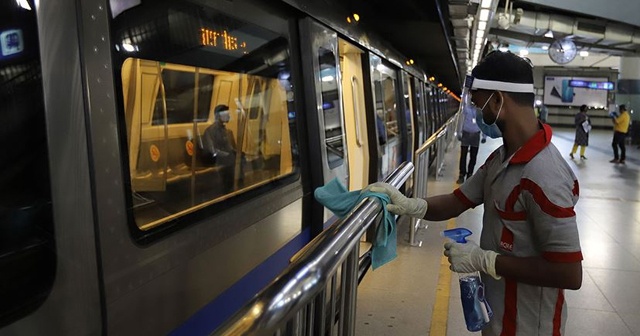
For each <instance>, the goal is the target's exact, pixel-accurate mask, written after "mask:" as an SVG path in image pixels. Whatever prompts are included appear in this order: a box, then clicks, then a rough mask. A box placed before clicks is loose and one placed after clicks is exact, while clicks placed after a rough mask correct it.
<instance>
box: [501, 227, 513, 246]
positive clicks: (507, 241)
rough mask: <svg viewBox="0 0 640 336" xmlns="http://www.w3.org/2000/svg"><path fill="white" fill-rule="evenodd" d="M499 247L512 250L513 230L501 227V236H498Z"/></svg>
mask: <svg viewBox="0 0 640 336" xmlns="http://www.w3.org/2000/svg"><path fill="white" fill-rule="evenodd" d="M500 248H501V249H503V250H505V251H508V252H512V251H513V232H511V231H510V230H509V229H507V228H506V227H504V226H503V227H502V236H501V237H500Z"/></svg>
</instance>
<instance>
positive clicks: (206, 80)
mask: <svg viewBox="0 0 640 336" xmlns="http://www.w3.org/2000/svg"><path fill="white" fill-rule="evenodd" d="M195 81H196V79H195V78H194V74H193V73H189V72H186V71H175V70H172V69H164V71H162V84H163V86H164V94H165V98H164V100H163V98H162V92H161V91H162V90H158V95H157V97H156V103H155V109H154V111H153V121H152V125H162V124H164V122H165V121H166V122H167V123H168V124H184V123H190V122H191V121H192V120H194V119H196V120H197V121H206V120H207V118H208V116H209V106H208V105H207V102H210V101H211V93H212V92H213V91H212V90H211V88H212V87H213V76H212V75H210V74H199V76H198V79H197V81H198V89H199V92H198V95H197V97H198V106H197V110H195V111H196V114H195V115H194V100H193V97H196V96H195V94H194V90H195ZM163 102H164V103H165V104H166V106H165V105H163ZM164 108H166V110H167V117H166V118H165V116H164ZM165 119H166V120H165Z"/></svg>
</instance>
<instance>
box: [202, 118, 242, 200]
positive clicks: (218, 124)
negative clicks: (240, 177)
mask: <svg viewBox="0 0 640 336" xmlns="http://www.w3.org/2000/svg"><path fill="white" fill-rule="evenodd" d="M213 113H214V117H215V120H214V122H213V124H212V125H211V126H209V127H208V128H207V129H206V130H205V131H204V136H203V138H204V150H205V152H207V154H208V155H210V156H212V157H214V158H215V162H216V165H217V166H220V176H221V178H222V186H223V188H224V192H225V193H228V192H231V191H232V190H233V184H234V178H235V164H236V142H235V140H234V138H233V133H232V132H231V130H228V129H227V128H226V127H225V124H226V123H228V122H229V120H230V119H231V116H230V115H229V107H228V106H227V105H218V106H216V107H215V109H214V111H213Z"/></svg>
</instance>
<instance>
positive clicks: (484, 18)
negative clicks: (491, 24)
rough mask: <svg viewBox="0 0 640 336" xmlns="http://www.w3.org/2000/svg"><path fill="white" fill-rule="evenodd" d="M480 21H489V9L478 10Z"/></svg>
mask: <svg viewBox="0 0 640 336" xmlns="http://www.w3.org/2000/svg"><path fill="white" fill-rule="evenodd" d="M480 21H489V10H488V9H481V10H480Z"/></svg>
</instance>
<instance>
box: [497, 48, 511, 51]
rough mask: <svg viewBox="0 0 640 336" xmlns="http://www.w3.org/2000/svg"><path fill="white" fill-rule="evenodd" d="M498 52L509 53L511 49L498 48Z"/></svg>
mask: <svg viewBox="0 0 640 336" xmlns="http://www.w3.org/2000/svg"><path fill="white" fill-rule="evenodd" d="M498 50H500V51H502V52H507V51H509V48H508V47H500V48H498Z"/></svg>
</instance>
